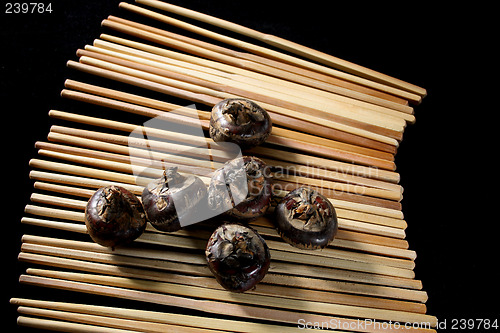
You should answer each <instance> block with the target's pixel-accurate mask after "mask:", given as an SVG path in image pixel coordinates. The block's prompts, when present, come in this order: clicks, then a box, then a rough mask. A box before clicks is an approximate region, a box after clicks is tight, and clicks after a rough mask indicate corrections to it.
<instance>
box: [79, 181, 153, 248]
mask: <svg viewBox="0 0 500 333" xmlns="http://www.w3.org/2000/svg"><path fill="white" fill-rule="evenodd" d="M85 225H86V226H87V232H88V234H89V235H90V237H91V238H92V239H93V240H94V241H95V242H96V243H98V244H100V245H103V246H108V247H112V248H114V247H116V246H118V245H124V244H127V243H130V242H132V241H133V240H134V239H136V238H137V237H139V236H140V235H141V234H142V233H143V232H144V229H145V228H146V214H145V213H144V209H143V207H142V204H141V202H140V201H139V199H137V197H136V196H135V195H134V194H133V193H131V192H130V191H128V190H127V189H125V188H123V187H120V186H114V185H111V186H106V187H103V188H100V189H98V190H97V191H96V192H95V193H94V194H93V195H92V197H91V198H90V200H89V201H88V203H87V206H86V208H85Z"/></svg>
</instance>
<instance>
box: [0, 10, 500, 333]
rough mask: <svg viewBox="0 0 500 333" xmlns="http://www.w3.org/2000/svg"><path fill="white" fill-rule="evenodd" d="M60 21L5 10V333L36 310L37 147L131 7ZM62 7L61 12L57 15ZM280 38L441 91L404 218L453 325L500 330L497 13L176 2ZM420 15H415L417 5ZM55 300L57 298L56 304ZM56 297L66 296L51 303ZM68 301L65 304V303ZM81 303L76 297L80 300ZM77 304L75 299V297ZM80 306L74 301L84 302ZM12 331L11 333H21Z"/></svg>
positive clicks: (431, 101)
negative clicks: (69, 89) (32, 257)
mask: <svg viewBox="0 0 500 333" xmlns="http://www.w3.org/2000/svg"><path fill="white" fill-rule="evenodd" d="M51 2H52V10H53V12H52V13H50V14H49V13H45V14H5V13H4V12H5V7H3V5H2V8H0V11H1V12H2V14H1V28H0V34H1V44H0V45H2V51H1V54H0V59H1V61H0V66H1V67H0V73H1V74H0V75H1V76H0V85H1V86H0V94H1V99H0V102H1V104H0V108H1V116H2V118H0V119H2V121H1V122H0V123H1V124H2V136H3V140H2V143H3V144H2V161H3V164H4V165H5V166H4V168H3V175H2V176H3V179H4V180H5V181H4V182H3V184H4V186H3V191H2V196H3V198H2V207H1V212H2V213H3V214H4V216H3V218H2V219H1V223H2V245H3V247H4V254H3V263H4V267H5V268H4V269H3V274H2V276H4V279H3V283H4V286H3V288H2V299H1V302H0V304H1V305H3V306H4V307H3V308H6V309H7V311H6V312H4V313H6V314H7V315H6V316H5V317H4V320H3V325H7V327H9V328H10V331H13V330H18V331H21V329H20V328H16V326H15V320H16V316H17V314H16V312H15V307H14V306H11V305H8V300H9V298H11V297H32V298H36V296H37V294H38V293H42V294H43V291H42V290H40V289H39V288H35V287H28V286H20V285H19V284H18V282H17V279H18V277H19V275H20V274H21V273H22V272H23V271H24V270H25V269H26V267H27V265H24V264H22V263H18V262H17V259H16V257H17V253H18V252H19V248H20V239H21V236H22V234H24V233H26V232H30V231H31V230H37V229H32V228H30V227H27V226H23V225H21V224H20V219H21V217H22V216H23V208H24V206H25V205H26V204H27V203H29V195H30V193H31V192H32V181H31V180H30V179H29V178H28V172H29V166H28V161H29V159H30V158H32V157H35V156H36V150H35V149H34V143H35V141H37V140H45V139H46V135H47V133H48V130H49V126H50V119H49V117H48V115H47V112H48V110H50V109H58V108H62V107H64V106H65V104H64V102H63V101H62V99H61V98H60V97H59V93H60V91H61V89H62V88H63V83H64V80H65V79H66V78H69V77H74V76H75V73H74V72H73V71H72V70H69V69H67V68H66V66H65V63H66V61H67V60H69V59H73V60H76V55H75V51H76V49H78V48H80V47H83V46H84V45H85V44H90V43H92V40H93V39H94V38H97V37H98V35H99V34H100V33H101V32H103V31H105V29H103V28H101V27H100V22H101V20H102V19H104V18H105V17H106V16H107V15H109V14H113V15H117V16H124V15H123V14H124V12H123V11H122V10H120V9H119V8H118V3H119V2H118V1H90V0H87V1H80V0H78V1H75V0H72V1H63V0H59V1H51ZM46 3H48V2H46ZM173 3H175V4H179V5H182V6H185V7H187V8H191V9H195V10H199V11H201V12H204V13H208V14H211V15H214V16H216V17H220V18H224V19H227V20H230V21H233V22H238V23H241V24H242V25H245V26H248V27H251V28H255V29H257V30H259V31H262V32H266V33H270V34H274V35H277V36H280V37H284V38H286V39H289V40H292V41H295V42H298V43H300V44H304V45H306V46H309V47H312V48H315V49H318V50H321V51H324V52H326V53H329V54H332V55H335V56H337V57H340V58H342V59H346V60H349V61H352V62H354V63H357V64H360V65H364V66H366V67H368V68H372V69H375V70H378V71H380V72H382V73H385V74H389V75H391V76H395V77H397V78H400V79H402V80H405V81H408V82H411V83H414V84H416V85H419V86H422V87H424V88H426V89H427V91H428V96H427V97H426V98H425V99H424V100H423V103H422V104H421V105H419V106H416V108H415V109H416V117H417V122H416V124H415V125H411V126H409V127H408V129H407V130H406V131H405V134H404V139H403V142H402V144H401V146H400V149H399V152H398V154H397V160H396V164H397V166H398V171H399V172H400V174H401V184H402V185H403V186H404V188H405V192H404V199H403V212H404V213H405V219H406V221H407V222H408V225H409V227H408V229H407V239H408V241H409V244H410V249H412V250H415V251H416V252H417V255H418V257H417V260H416V268H415V272H416V278H417V279H420V280H422V281H423V285H424V290H425V291H427V293H428V294H429V301H428V302H427V306H428V313H429V314H432V315H436V316H437V317H438V319H439V320H440V321H443V320H447V322H448V327H449V326H450V322H451V320H452V319H454V318H456V319H462V318H464V319H470V318H472V319H475V318H477V319H483V318H489V319H500V311H499V307H498V296H499V295H498V289H499V288H498V282H499V278H500V275H499V273H498V272H499V270H498V267H497V266H498V257H497V255H498V247H497V244H496V243H497V242H498V236H497V232H498V227H497V224H498V223H499V219H498V217H497V216H496V215H495V214H494V212H495V210H496V209H495V208H497V207H496V205H498V203H497V199H498V194H497V186H498V181H497V178H498V175H497V172H496V171H497V160H496V159H495V157H496V156H497V155H498V150H499V149H498V145H497V144H498V139H497V135H496V134H497V133H496V128H495V127H496V123H497V122H498V120H497V117H496V115H497V113H498V103H497V98H498V91H497V89H498V86H499V85H498V77H497V76H496V69H497V67H498V66H497V61H498V59H497V58H498V57H496V56H495V55H497V54H498V50H497V48H494V46H495V44H497V41H498V37H497V36H496V30H498V29H496V30H494V27H495V24H494V21H493V18H492V17H491V13H493V12H494V11H495V10H494V9H493V8H488V7H474V6H472V7H471V6H463V7H462V6H458V5H454V6H453V7H445V6H441V5H438V3H435V4H434V5H432V4H430V3H429V4H422V3H421V2H419V3H418V6H417V5H416V4H413V3H409V4H405V5H402V4H399V5H396V6H389V5H384V4H379V3H378V2H370V5H366V4H363V3H357V2H353V3H351V4H343V5H342V6H339V5H338V4H337V2H328V4H329V6H325V4H326V2H321V1H311V0H310V1H303V2H288V1H273V2H271V1H247V2H239V1H238V2H237V1H215V0H212V1H195V0H192V1H173ZM405 3H406V2H405ZM46 291H47V290H45V292H46ZM51 292H52V291H51ZM53 293H54V294H57V292H55V291H54V292H53ZM68 297H70V296H68ZM71 297H75V295H71ZM84 298H85V296H83V295H78V296H77V297H75V298H72V299H73V300H77V301H78V300H81V299H84ZM7 331H9V330H7Z"/></svg>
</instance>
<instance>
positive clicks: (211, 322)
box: [10, 298, 294, 333]
mask: <svg viewBox="0 0 500 333" xmlns="http://www.w3.org/2000/svg"><path fill="white" fill-rule="evenodd" d="M10 303H11V304H14V305H18V306H23V307H31V308H39V309H53V310H58V311H65V312H70V313H81V314H89V315H97V316H102V317H104V318H122V319H130V320H136V321H138V322H150V323H161V324H169V325H180V326H191V327H199V328H203V329H215V330H219V331H226V330H228V331H232V332H255V333H259V332H262V331H263V330H264V331H266V332H277V333H280V332H283V331H282V330H283V327H279V326H276V325H268V324H262V323H253V322H243V321H236V320H228V319H218V318H209V317H204V318H199V317H196V316H192V315H184V314H174V313H166V312H156V311H147V310H136V309H128V308H118V307H107V306H99V305H90V304H76V303H68V302H54V301H41V300H32V299H22V298H12V299H11V300H10ZM287 329H290V330H294V328H293V327H288V328H287ZM163 332H165V331H163Z"/></svg>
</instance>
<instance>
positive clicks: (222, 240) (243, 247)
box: [205, 223, 271, 293]
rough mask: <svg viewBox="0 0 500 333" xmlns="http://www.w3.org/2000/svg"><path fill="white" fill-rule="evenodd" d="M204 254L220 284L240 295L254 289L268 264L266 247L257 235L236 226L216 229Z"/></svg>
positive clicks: (269, 260)
mask: <svg viewBox="0 0 500 333" xmlns="http://www.w3.org/2000/svg"><path fill="white" fill-rule="evenodd" d="M205 254H206V258H207V262H208V267H209V268H210V270H211V271H212V273H213V274H214V276H215V278H216V279H217V281H218V282H219V284H220V285H221V286H222V287H224V288H225V289H227V290H230V291H233V292H240V293H241V292H244V291H247V290H249V289H252V288H254V287H255V285H256V284H257V283H259V282H260V281H261V280H262V279H263V278H264V276H265V275H266V273H267V271H268V270H269V264H270V262H271V255H270V253H269V247H268V246H267V244H266V242H265V241H264V239H263V238H262V237H261V236H260V235H259V234H258V233H257V231H255V230H253V229H252V228H250V227H246V226H243V225H241V224H236V223H226V224H223V225H221V226H219V227H218V228H217V229H216V230H215V231H214V232H213V234H212V236H211V237H210V239H209V240H208V244H207V248H206V251H205Z"/></svg>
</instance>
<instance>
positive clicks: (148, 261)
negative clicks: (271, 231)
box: [20, 235, 425, 314]
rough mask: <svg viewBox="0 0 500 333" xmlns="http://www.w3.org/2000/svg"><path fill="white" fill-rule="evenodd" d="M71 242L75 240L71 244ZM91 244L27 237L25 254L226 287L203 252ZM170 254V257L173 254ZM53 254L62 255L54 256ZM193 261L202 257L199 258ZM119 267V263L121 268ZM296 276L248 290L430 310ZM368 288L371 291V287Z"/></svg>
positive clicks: (53, 262) (67, 264) (36, 259)
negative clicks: (318, 286)
mask: <svg viewBox="0 0 500 333" xmlns="http://www.w3.org/2000/svg"><path fill="white" fill-rule="evenodd" d="M68 243H70V244H69V245H68ZM92 245H93V244H92V243H87V242H74V241H67V240H66V241H65V240H57V239H49V238H44V237H35V236H27V235H25V236H23V246H22V255H21V257H20V258H21V259H22V260H23V261H28V262H31V263H39V264H45V265H49V266H57V267H64V268H68V269H76V270H83V271H85V272H91V273H97V274H105V275H117V276H122V277H143V278H145V279H149V280H154V281H160V282H170V283H180V284H183V285H190V286H202V287H206V288H211V289H219V290H221V289H222V288H221V287H220V285H218V283H217V282H216V281H215V280H214V279H213V277H212V276H211V274H210V272H209V271H208V270H207V268H206V266H205V265H204V263H205V259H204V258H203V257H202V256H198V255H196V256H192V255H191V256H190V255H189V254H184V253H181V252H173V251H168V252H166V251H156V250H145V249H134V248H122V249H120V251H119V252H114V251H113V252H110V251H109V249H106V248H97V249H96V248H94V247H93V246H92ZM167 254H168V255H169V256H168V257H167ZM49 256H55V257H57V258H52V259H49ZM194 259H197V260H196V262H195V260H194ZM198 259H199V260H198ZM79 261H84V262H86V263H85V265H81V266H78V262H79ZM117 265H118V266H120V267H119V268H116V266H117ZM127 267H128V268H127ZM149 269H154V270H158V269H159V270H161V272H153V271H149ZM269 274H271V275H270V276H273V275H276V274H275V273H269ZM292 279H296V277H293V276H289V277H287V278H285V280H284V281H282V283H281V284H279V285H276V284H274V285H270V284H267V282H266V281H267V280H264V281H263V282H262V283H261V284H259V288H256V289H255V290H252V291H249V293H250V294H257V295H267V296H273V297H283V298H290V299H301V300H310V301H319V302H323V303H332V304H345V305H353V306H362V307H369V308H380V309H388V310H399V311H405V312H414V313H422V314H423V313H425V305H423V304H421V303H414V302H410V301H403V300H389V299H384V298H382V299H381V298H378V297H370V294H368V295H366V296H360V295H350V294H344V293H339V292H331V291H318V290H310V289H303V288H300V287H294V286H287V285H286V280H292ZM361 289H362V287H360V286H356V285H353V286H352V287H351V288H347V289H346V290H344V292H353V293H355V294H356V293H358V294H359V293H360V290H361ZM364 289H366V290H367V291H368V290H369V288H364ZM349 290H350V291H349ZM393 290H394V289H393ZM389 291H390V288H389V289H386V294H385V295H390V294H389V293H388V292H389ZM372 293H373V294H372V295H374V296H380V295H382V294H383V293H380V292H379V293H377V292H376V291H375V288H372ZM413 300H415V299H413Z"/></svg>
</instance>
